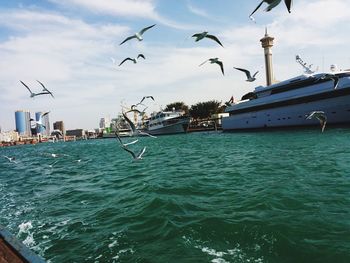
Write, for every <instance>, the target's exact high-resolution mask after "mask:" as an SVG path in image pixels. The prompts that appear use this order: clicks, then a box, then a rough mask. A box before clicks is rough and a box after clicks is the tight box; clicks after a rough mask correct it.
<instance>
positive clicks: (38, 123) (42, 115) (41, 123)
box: [36, 111, 50, 130]
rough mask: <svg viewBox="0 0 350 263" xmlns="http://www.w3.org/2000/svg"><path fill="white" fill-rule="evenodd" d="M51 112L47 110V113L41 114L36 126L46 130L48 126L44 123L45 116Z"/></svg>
mask: <svg viewBox="0 0 350 263" xmlns="http://www.w3.org/2000/svg"><path fill="white" fill-rule="evenodd" d="M49 113H50V112H49V111H47V112H45V113H43V114H41V115H40V117H39V120H38V121H37V122H36V126H37V127H43V128H44V129H45V130H46V126H45V125H44V124H43V122H42V121H43V119H42V118H43V117H44V116H46V115H47V114H49Z"/></svg>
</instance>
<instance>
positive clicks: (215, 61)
mask: <svg viewBox="0 0 350 263" xmlns="http://www.w3.org/2000/svg"><path fill="white" fill-rule="evenodd" d="M208 61H209V62H210V64H218V65H219V66H220V69H221V72H222V75H225V73H224V64H223V63H222V61H220V60H219V58H209V59H207V60H206V61H204V62H203V63H201V64H200V65H199V67H200V66H202V65H204V64H205V63H206V62H208Z"/></svg>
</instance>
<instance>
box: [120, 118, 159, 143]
mask: <svg viewBox="0 0 350 263" xmlns="http://www.w3.org/2000/svg"><path fill="white" fill-rule="evenodd" d="M122 114H123V117H124V119H125V120H126V122H127V123H129V126H130V128H131V136H137V135H147V136H149V137H152V138H157V137H156V136H153V135H151V134H149V133H146V132H142V131H139V130H138V129H136V126H135V124H134V123H133V122H132V121H131V120H130V119H129V118H128V116H126V114H125V113H124V112H123V113H122Z"/></svg>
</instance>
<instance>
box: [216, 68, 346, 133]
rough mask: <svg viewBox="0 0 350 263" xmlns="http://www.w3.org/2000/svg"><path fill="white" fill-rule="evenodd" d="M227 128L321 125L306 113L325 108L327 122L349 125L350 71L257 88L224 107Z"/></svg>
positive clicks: (298, 78)
mask: <svg viewBox="0 0 350 263" xmlns="http://www.w3.org/2000/svg"><path fill="white" fill-rule="evenodd" d="M225 111H226V112H227V113H229V116H228V117H225V118H223V119H222V128H223V130H224V131H234V130H244V129H261V128H277V127H296V126H298V127H299V126H312V125H318V124H319V123H318V121H317V120H315V119H314V120H309V119H306V118H305V115H306V114H308V113H310V112H312V111H323V112H324V113H325V114H326V116H327V125H328V124H343V125H344V124H350V70H345V71H338V72H331V73H318V74H312V75H302V76H298V77H295V78H292V79H288V80H286V81H283V82H280V83H277V84H273V85H269V86H266V87H262V86H259V87H256V88H255V90H254V91H253V92H249V93H247V94H246V95H244V96H243V97H242V100H241V101H240V102H238V103H234V104H231V105H230V106H228V107H227V108H226V110H225Z"/></svg>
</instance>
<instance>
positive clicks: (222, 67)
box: [215, 60, 225, 75]
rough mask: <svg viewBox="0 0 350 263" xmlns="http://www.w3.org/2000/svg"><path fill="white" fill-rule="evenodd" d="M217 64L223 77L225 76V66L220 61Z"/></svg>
mask: <svg viewBox="0 0 350 263" xmlns="http://www.w3.org/2000/svg"><path fill="white" fill-rule="evenodd" d="M215 63H216V64H218V65H219V66H220V68H221V72H222V75H225V73H224V64H223V63H222V62H221V61H219V60H218V61H217V62H215Z"/></svg>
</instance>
